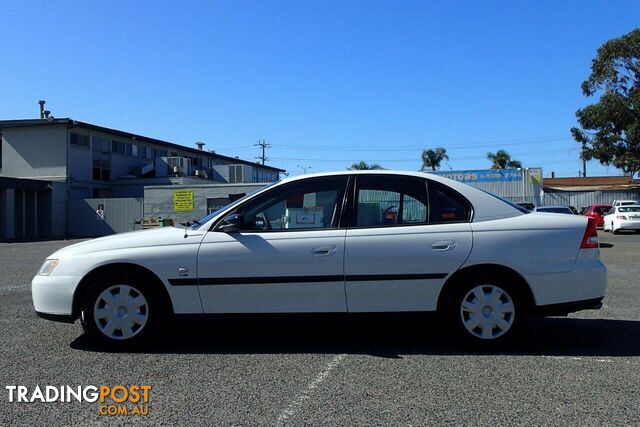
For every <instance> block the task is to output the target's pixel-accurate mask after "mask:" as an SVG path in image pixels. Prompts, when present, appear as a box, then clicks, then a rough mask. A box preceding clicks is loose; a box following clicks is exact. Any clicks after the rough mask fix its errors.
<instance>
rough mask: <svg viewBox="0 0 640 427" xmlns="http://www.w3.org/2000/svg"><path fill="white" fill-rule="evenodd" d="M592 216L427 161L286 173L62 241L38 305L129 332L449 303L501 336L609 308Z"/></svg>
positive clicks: (484, 339)
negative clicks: (183, 318)
mask: <svg viewBox="0 0 640 427" xmlns="http://www.w3.org/2000/svg"><path fill="white" fill-rule="evenodd" d="M599 256H600V255H599V249H598V240H597V233H596V224H595V221H594V220H593V219H591V218H587V217H583V216H575V215H560V214H549V213H531V212H529V211H527V210H526V209H523V208H521V207H519V206H517V205H515V204H512V203H510V202H507V201H504V200H502V199H500V198H498V197H496V196H494V195H491V194H489V193H486V192H483V191H481V190H478V189H475V188H473V187H470V186H468V185H465V184H462V183H459V182H456V181H452V180H449V179H446V178H442V177H438V176H435V175H430V174H422V173H408V172H393V171H360V172H354V171H348V172H337V173H331V174H328V173H327V174H316V175H305V176H303V177H296V178H290V179H286V180H284V181H281V182H278V183H276V184H274V185H271V186H268V187H266V188H264V189H262V190H260V191H258V192H256V193H254V194H251V195H248V196H246V197H244V198H243V199H240V200H238V201H236V202H234V203H232V204H231V205H228V206H226V207H224V208H222V209H220V210H219V211H217V212H214V213H213V214H211V215H209V216H206V217H204V218H202V219H201V220H199V221H198V222H196V223H195V224H194V225H192V226H191V227H189V228H177V227H176V228H174V227H167V228H160V229H156V230H151V231H137V232H131V233H124V234H118V235H113V236H108V237H102V238H99V239H94V240H90V241H86V242H82V243H78V244H75V245H71V246H68V247H66V248H64V249H61V250H59V251H58V252H56V253H54V254H52V255H51V256H50V257H49V258H48V259H47V260H46V261H45V262H44V264H43V265H42V267H41V269H40V271H39V272H38V274H37V275H36V276H35V277H34V279H33V283H32V293H33V303H34V306H35V310H36V312H37V313H38V314H39V315H40V316H41V317H45V318H48V319H51V320H61V321H67V322H73V321H74V320H76V319H78V318H80V320H81V324H82V326H83V327H84V329H85V331H86V332H87V333H88V334H90V335H91V336H93V337H95V338H97V339H99V340H102V341H104V342H107V343H110V344H112V345H130V344H134V343H138V342H140V341H142V340H144V339H146V338H148V337H149V336H150V335H151V334H152V333H153V332H158V331H160V332H161V331H162V328H163V326H164V325H166V323H165V321H167V320H168V319H172V318H174V317H176V316H179V315H194V314H197V315H204V314H209V313H303V312H304V313H309V312H316V313H328V312H332V313H336V312H349V313H359V312H400V311H437V312H439V313H441V314H442V315H444V316H445V318H446V319H447V320H448V321H449V322H450V324H451V325H452V326H453V327H454V328H455V330H457V331H458V333H459V334H460V336H462V337H464V338H466V339H468V340H471V341H475V342H476V343H484V344H497V343H501V342H503V341H505V340H508V339H509V338H510V337H512V336H513V335H514V334H515V333H516V332H517V330H518V329H520V327H521V326H522V323H523V322H524V321H525V320H526V318H527V317H528V316H532V315H565V314H567V313H570V312H573V311H577V310H583V309H597V308H600V307H601V305H602V299H603V297H604V295H605V291H606V288H607V271H606V268H605V266H604V265H603V264H602V262H600V258H599Z"/></svg>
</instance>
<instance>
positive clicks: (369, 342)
mask: <svg viewBox="0 0 640 427" xmlns="http://www.w3.org/2000/svg"><path fill="white" fill-rule="evenodd" d="M600 239H601V243H602V244H603V245H602V246H603V247H602V249H601V252H602V258H603V260H604V262H605V263H606V264H607V267H608V268H609V293H608V296H607V298H606V299H605V302H604V307H603V308H602V309H601V310H599V311H584V312H581V313H576V314H573V315H570V316H569V317H568V318H549V319H541V320H535V321H532V322H531V324H530V326H529V327H528V329H527V331H526V338H524V339H522V340H521V341H520V342H519V343H517V344H516V345H514V346H513V348H511V349H509V350H506V351H502V352H500V353H498V354H486V353H484V354H483V353H477V352H474V351H472V350H470V349H467V348H464V347H461V346H460V345H459V344H457V343H456V342H455V341H454V340H452V339H450V338H449V337H448V336H447V335H446V334H445V333H443V332H442V330H441V328H440V325H439V324H438V322H437V319H435V318H433V317H430V316H366V317H357V318H326V317H322V316H308V317H302V318H301V317H295V318H292V317H290V316H289V317H277V318H270V319H264V318H259V319H255V318H245V319H242V320H237V319H236V320H233V319H227V320H218V321H216V322H204V323H203V322H182V323H180V324H179V325H176V326H175V327H174V328H173V329H172V330H171V331H168V332H167V333H166V334H165V339H164V340H163V341H162V342H161V343H156V344H154V345H152V346H150V347H149V348H148V349H145V350H144V351H141V352H137V353H111V352H107V351H104V350H103V349H100V348H96V347H95V346H94V345H93V344H92V343H91V342H90V341H88V340H87V339H86V338H85V337H84V336H83V335H82V329H81V328H80V326H79V324H77V323H76V324H74V325H68V324H58V323H53V322H48V321H44V320H41V319H39V318H37V317H36V316H35V314H34V313H33V308H32V305H31V295H30V289H29V287H30V285H29V283H30V281H31V278H32V276H33V275H34V273H35V272H36V270H37V269H38V267H39V265H40V264H41V262H42V261H43V260H44V258H45V257H46V256H47V255H49V254H50V253H51V252H53V251H54V250H56V249H58V248H60V247H63V246H66V245H68V244H70V243H71V242H69V241H51V242H35V243H11V244H8V243H3V244H0V260H1V264H0V265H1V266H2V267H1V272H2V274H1V275H0V322H1V327H0V342H1V343H2V346H1V347H0V383H2V385H3V390H2V392H1V396H0V425H45V424H46V425H52V424H53V425H59V424H80V423H91V424H96V423H98V424H100V423H107V422H108V423H112V422H117V423H122V424H125V423H130V422H131V421H132V419H131V418H130V417H127V416H116V417H109V416H105V415H99V414H98V406H97V404H96V403H82V404H81V403H77V402H76V403H59V402H58V403H42V402H36V403H9V402H8V392H7V390H6V389H5V388H4V387H5V386H7V385H26V386H30V387H33V386H35V385H40V386H44V385H58V386H59V385H74V386H78V385H82V386H86V385H101V384H111V385H113V384H148V385H151V386H152V387H153V390H152V395H151V403H152V404H151V409H150V414H149V415H147V416H137V417H136V418H135V421H136V422H138V423H142V424H154V425H173V424H208V425H223V424H224V425H227V424H233V425H256V424H259V425H273V424H282V425H302V424H306V425H308V424H331V425H335V424H339V425H352V424H378V425H379V424H385V425H387V424H402V425H422V424H441V423H446V424H456V425H460V424H467V425H476V424H503V425H504V424H528V425H538V424H544V425H549V424H552V425H567V424H569V425H576V424H580V425H601V424H606V425H620V424H637V423H639V422H640V387H639V386H638V384H640V265H639V261H640V234H624V235H616V236H613V235H611V234H610V233H602V232H600Z"/></svg>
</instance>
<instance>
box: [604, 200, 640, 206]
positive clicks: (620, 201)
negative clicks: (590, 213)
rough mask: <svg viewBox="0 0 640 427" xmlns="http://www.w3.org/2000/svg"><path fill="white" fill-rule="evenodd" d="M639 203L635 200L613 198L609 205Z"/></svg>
mask: <svg viewBox="0 0 640 427" xmlns="http://www.w3.org/2000/svg"><path fill="white" fill-rule="evenodd" d="M634 205H640V202H638V201H637V200H614V201H613V203H612V204H611V206H634Z"/></svg>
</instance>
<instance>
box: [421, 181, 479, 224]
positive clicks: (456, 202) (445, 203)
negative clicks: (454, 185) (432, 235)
mask: <svg viewBox="0 0 640 427" xmlns="http://www.w3.org/2000/svg"><path fill="white" fill-rule="evenodd" d="M429 208H430V214H429V222H430V223H443V222H464V221H468V220H469V218H470V216H471V209H470V207H469V202H467V200H466V199H465V198H464V197H462V196H461V195H460V194H459V193H458V192H456V191H454V190H452V189H451V188H449V187H447V186H445V185H442V184H440V183H438V182H433V181H429Z"/></svg>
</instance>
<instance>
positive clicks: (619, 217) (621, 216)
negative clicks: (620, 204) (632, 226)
mask: <svg viewBox="0 0 640 427" xmlns="http://www.w3.org/2000/svg"><path fill="white" fill-rule="evenodd" d="M616 218H618V219H625V220H626V219H627V217H626V216H624V215H618V216H616Z"/></svg>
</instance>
